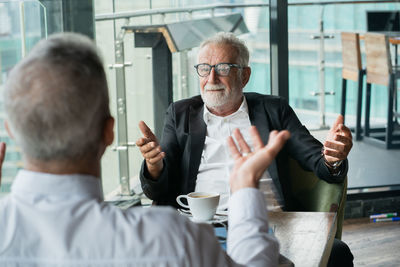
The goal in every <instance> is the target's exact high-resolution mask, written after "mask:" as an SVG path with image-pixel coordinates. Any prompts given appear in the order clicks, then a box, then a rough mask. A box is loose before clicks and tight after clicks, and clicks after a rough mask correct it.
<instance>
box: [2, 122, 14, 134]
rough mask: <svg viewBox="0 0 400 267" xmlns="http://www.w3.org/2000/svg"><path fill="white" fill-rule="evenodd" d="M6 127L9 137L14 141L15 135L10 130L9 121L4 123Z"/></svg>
mask: <svg viewBox="0 0 400 267" xmlns="http://www.w3.org/2000/svg"><path fill="white" fill-rule="evenodd" d="M4 127H5V128H6V131H7V133H8V136H9V137H10V138H11V139H14V135H13V133H12V132H11V129H10V126H9V125H8V121H7V120H5V121H4Z"/></svg>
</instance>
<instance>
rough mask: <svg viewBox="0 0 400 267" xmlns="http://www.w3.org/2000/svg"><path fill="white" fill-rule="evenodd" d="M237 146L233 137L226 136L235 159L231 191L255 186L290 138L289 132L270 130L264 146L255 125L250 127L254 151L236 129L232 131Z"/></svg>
mask: <svg viewBox="0 0 400 267" xmlns="http://www.w3.org/2000/svg"><path fill="white" fill-rule="evenodd" d="M233 134H234V136H235V139H236V141H237V143H238V146H239V148H238V147H237V146H236V144H235V142H234V141H233V138H232V137H231V136H229V137H228V140H227V142H228V147H229V150H230V151H231V155H232V157H233V158H234V159H235V165H234V167H233V170H232V173H231V177H230V185H231V191H232V193H234V192H236V191H237V190H239V189H242V188H246V187H254V188H257V186H258V182H259V180H260V178H261V176H262V174H263V173H264V171H265V170H266V169H267V168H268V166H269V165H270V164H271V162H272V161H273V159H274V158H275V157H276V155H277V154H278V152H279V151H280V150H281V149H282V147H283V145H284V144H285V142H286V141H287V140H288V139H289V138H290V133H289V132H288V131H286V130H284V131H280V132H278V131H272V132H271V133H270V135H269V139H268V144H267V145H266V146H264V144H263V142H262V140H261V137H260V135H259V133H258V131H257V128H256V127H255V126H252V127H250V135H251V137H252V139H253V144H254V151H251V150H250V147H249V146H248V144H247V143H246V141H245V140H244V138H243V136H242V134H241V133H240V131H239V130H238V129H235V130H234V132H233Z"/></svg>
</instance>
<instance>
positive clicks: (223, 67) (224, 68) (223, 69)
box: [197, 63, 231, 77]
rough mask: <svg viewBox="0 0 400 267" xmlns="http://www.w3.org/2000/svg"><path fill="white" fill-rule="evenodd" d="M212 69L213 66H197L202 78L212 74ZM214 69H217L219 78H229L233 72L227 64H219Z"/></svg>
mask: <svg viewBox="0 0 400 267" xmlns="http://www.w3.org/2000/svg"><path fill="white" fill-rule="evenodd" d="M212 67H213V66H211V65H209V64H199V65H198V66H197V72H198V74H199V75H200V76H202V77H205V76H207V75H209V74H210V72H211V68H212ZM214 68H215V72H216V73H217V74H218V75H219V76H228V75H229V71H230V70H231V67H230V66H229V64H226V63H220V64H217V65H215V66H214Z"/></svg>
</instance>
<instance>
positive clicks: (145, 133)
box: [139, 121, 157, 140]
mask: <svg viewBox="0 0 400 267" xmlns="http://www.w3.org/2000/svg"><path fill="white" fill-rule="evenodd" d="M139 129H140V131H141V132H142V134H143V136H144V137H146V138H149V139H152V140H156V139H157V138H156V136H155V135H154V134H153V132H152V131H151V130H150V128H149V126H147V124H146V123H145V122H144V121H140V122H139Z"/></svg>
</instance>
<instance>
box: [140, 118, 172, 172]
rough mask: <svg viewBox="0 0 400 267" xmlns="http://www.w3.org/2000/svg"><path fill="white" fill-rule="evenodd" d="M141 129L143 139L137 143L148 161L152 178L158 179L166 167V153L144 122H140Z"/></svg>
mask: <svg viewBox="0 0 400 267" xmlns="http://www.w3.org/2000/svg"><path fill="white" fill-rule="evenodd" d="M139 129H140V131H141V132H142V134H143V136H144V137H142V138H139V139H138V140H137V141H136V145H137V146H138V147H139V149H140V152H141V153H142V156H143V158H144V159H145V160H146V165H147V170H148V171H149V173H150V175H151V177H152V178H154V179H156V178H158V176H160V173H161V171H162V169H163V167H164V164H163V158H164V157H165V153H164V152H163V151H162V149H161V146H160V145H159V143H158V141H157V137H156V136H155V135H154V134H153V132H152V131H151V130H150V128H149V127H148V126H147V125H146V123H144V122H143V121H140V122H139Z"/></svg>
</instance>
